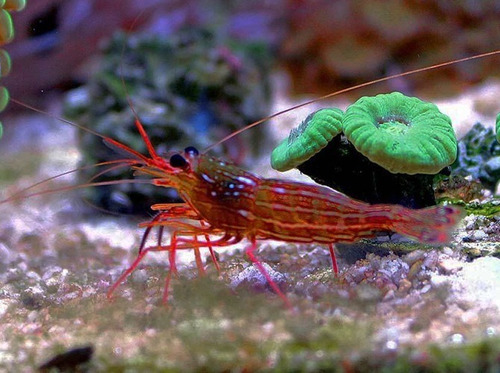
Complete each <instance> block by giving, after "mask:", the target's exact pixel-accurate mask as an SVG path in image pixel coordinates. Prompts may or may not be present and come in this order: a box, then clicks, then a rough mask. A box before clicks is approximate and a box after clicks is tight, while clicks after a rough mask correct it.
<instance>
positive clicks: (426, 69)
mask: <svg viewBox="0 0 500 373" xmlns="http://www.w3.org/2000/svg"><path fill="white" fill-rule="evenodd" d="M495 54H500V50H495V51H492V52H486V53H482V54H478V55H475V56H470V57H464V58H460V59H458V60H453V61H447V62H441V63H438V64H435V65H432V66H427V67H422V68H419V69H415V70H411V71H406V72H403V73H399V74H394V75H389V76H386V77H383V78H380V79H375V80H372V81H369V82H365V83H361V84H358V85H355V86H352V87H349V88H344V89H341V90H339V91H335V92H332V93H328V94H327V95H324V96H321V97H319V98H315V99H313V100H309V101H306V102H303V103H301V104H298V105H295V106H292V107H290V108H288V109H285V110H281V111H278V112H277V113H274V114H272V115H270V116H268V117H266V118H263V119H259V120H258V121H256V122H253V123H251V124H249V125H247V126H246V127H243V128H241V129H239V130H237V131H235V132H233V133H231V134H230V135H227V136H226V137H224V138H223V139H222V140H219V141H217V142H216V143H214V144H212V145H210V146H209V147H208V148H206V149H205V151H208V150H211V149H213V148H214V147H216V146H217V145H220V144H222V143H223V142H225V141H227V140H229V139H232V138H233V137H235V136H237V135H239V134H240V133H242V132H245V131H247V130H249V129H250V128H253V127H256V126H258V125H259V124H261V123H263V122H265V121H267V120H269V119H272V118H276V117H277V116H280V115H282V114H285V113H288V112H290V111H292V110H295V109H298V108H301V107H304V106H307V105H310V104H312V103H314V102H318V101H321V100H325V99H327V98H330V97H334V96H337V95H340V94H343V93H347V92H351V91H354V90H356V89H359V88H363V87H368V86H371V85H374V84H377V83H381V82H385V81H387V80H391V79H395V78H400V77H403V76H408V75H413V74H417V73H420V72H423V71H428V70H433V69H439V68H441V67H445V66H449V65H453V64H456V63H460V62H466V61H471V60H476V59H479V58H484V57H489V56H493V55H495Z"/></svg>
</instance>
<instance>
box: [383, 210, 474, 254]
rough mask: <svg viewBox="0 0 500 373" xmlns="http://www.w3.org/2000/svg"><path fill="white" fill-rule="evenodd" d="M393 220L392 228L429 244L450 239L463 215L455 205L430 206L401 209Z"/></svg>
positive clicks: (440, 242)
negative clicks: (416, 208) (417, 208)
mask: <svg viewBox="0 0 500 373" xmlns="http://www.w3.org/2000/svg"><path fill="white" fill-rule="evenodd" d="M397 216H398V218H396V219H395V220H394V221H393V228H392V229H393V230H394V231H395V232H398V233H400V234H403V235H405V236H408V237H410V238H413V239H415V240H418V241H420V242H423V243H427V244H431V245H439V244H444V243H447V242H450V241H451V235H452V233H453V230H454V228H455V226H456V225H457V224H458V223H459V222H460V220H461V219H462V217H463V216H464V211H463V209H461V208H460V207H456V206H432V207H427V208H423V209H419V210H411V209H407V208H404V209H401V210H400V211H398V213H397Z"/></svg>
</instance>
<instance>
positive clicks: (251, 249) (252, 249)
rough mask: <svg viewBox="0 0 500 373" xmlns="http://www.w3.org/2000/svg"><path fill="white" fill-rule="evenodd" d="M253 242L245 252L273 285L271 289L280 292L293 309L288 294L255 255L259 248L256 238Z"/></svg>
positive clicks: (280, 295)
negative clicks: (284, 292)
mask: <svg viewBox="0 0 500 373" xmlns="http://www.w3.org/2000/svg"><path fill="white" fill-rule="evenodd" d="M251 242H252V244H251V245H250V246H249V247H248V248H247V249H246V250H245V253H246V254H247V256H248V257H249V258H250V260H251V261H252V263H253V264H255V266H256V267H257V268H258V269H259V271H260V273H261V274H262V276H264V277H265V279H266V281H267V283H268V284H269V286H271V289H273V290H274V292H275V293H276V294H278V295H279V297H280V298H281V299H282V300H283V302H284V303H285V305H286V306H287V307H288V308H290V309H291V308H292V304H291V303H290V301H289V300H288V298H287V297H286V295H285V294H283V292H282V291H281V289H280V288H279V286H278V285H276V283H275V282H274V281H273V279H272V278H271V276H269V273H268V272H267V271H266V269H265V268H264V266H263V265H262V263H261V261H260V260H259V258H257V257H256V256H255V254H254V252H255V250H256V249H257V241H256V240H255V238H252V239H251Z"/></svg>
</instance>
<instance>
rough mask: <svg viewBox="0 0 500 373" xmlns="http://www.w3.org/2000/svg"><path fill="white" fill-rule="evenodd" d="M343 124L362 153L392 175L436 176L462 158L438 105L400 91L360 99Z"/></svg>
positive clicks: (351, 108) (446, 118) (447, 118)
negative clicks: (459, 156) (456, 159)
mask: <svg viewBox="0 0 500 373" xmlns="http://www.w3.org/2000/svg"><path fill="white" fill-rule="evenodd" d="M342 126H343V130H344V134H345V135H346V137H347V139H348V140H349V142H351V143H352V144H353V145H354V147H355V148H356V149H357V150H358V151H359V152H360V153H362V154H363V155H365V156H366V157H367V158H368V159H370V160H371V161H372V162H374V163H376V164H379V165H381V166H382V167H384V168H385V169H387V170H388V171H390V172H392V173H406V174H410V175H413V174H417V173H419V174H435V173H437V172H439V171H440V170H441V169H443V168H444V167H445V166H448V165H449V164H451V163H453V161H454V160H455V158H456V156H457V140H456V137H455V133H454V131H453V127H452V125H451V120H450V118H449V117H448V116H447V115H445V114H443V113H441V112H440V111H439V109H438V108H437V106H436V105H434V104H432V103H430V102H424V101H422V100H419V99H418V98H416V97H407V96H404V95H403V94H401V93H399V92H393V93H389V94H380V95H377V96H374V97H362V98H360V99H359V100H358V101H356V102H355V103H354V104H352V105H351V106H349V108H348V109H347V111H346V113H345V115H344V119H343V121H342Z"/></svg>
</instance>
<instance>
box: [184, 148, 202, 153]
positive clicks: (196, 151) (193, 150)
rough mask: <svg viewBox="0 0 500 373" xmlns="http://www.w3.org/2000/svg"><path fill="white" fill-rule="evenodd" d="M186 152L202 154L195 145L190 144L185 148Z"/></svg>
mask: <svg viewBox="0 0 500 373" xmlns="http://www.w3.org/2000/svg"><path fill="white" fill-rule="evenodd" d="M184 152H185V153H186V154H189V155H198V154H200V153H199V152H198V149H196V148H195V147H194V146H188V147H187V148H186V149H184Z"/></svg>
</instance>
